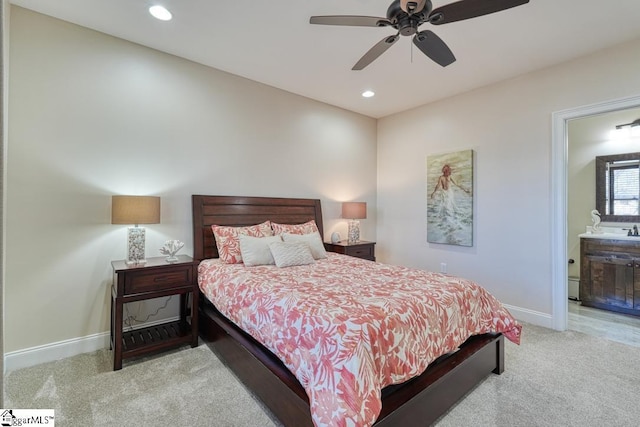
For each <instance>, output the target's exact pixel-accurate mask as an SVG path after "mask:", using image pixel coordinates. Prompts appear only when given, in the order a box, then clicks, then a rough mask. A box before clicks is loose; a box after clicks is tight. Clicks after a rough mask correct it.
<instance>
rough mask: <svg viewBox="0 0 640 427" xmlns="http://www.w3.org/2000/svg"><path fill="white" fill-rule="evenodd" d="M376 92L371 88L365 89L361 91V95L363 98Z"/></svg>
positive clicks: (369, 96)
mask: <svg viewBox="0 0 640 427" xmlns="http://www.w3.org/2000/svg"><path fill="white" fill-rule="evenodd" d="M375 94H376V93H375V92H374V91H372V90H365V91H364V92H362V97H363V98H371V97H373V96H374V95H375Z"/></svg>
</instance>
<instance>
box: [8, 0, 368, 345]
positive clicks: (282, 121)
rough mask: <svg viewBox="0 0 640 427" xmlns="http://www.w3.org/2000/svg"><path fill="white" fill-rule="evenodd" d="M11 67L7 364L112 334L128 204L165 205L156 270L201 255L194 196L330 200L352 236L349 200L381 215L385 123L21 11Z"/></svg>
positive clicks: (151, 230) (150, 243)
mask: <svg viewBox="0 0 640 427" xmlns="http://www.w3.org/2000/svg"><path fill="white" fill-rule="evenodd" d="M10 59H11V62H10V67H11V68H10V71H11V73H10V81H9V87H10V90H11V96H10V99H9V109H10V112H11V114H10V122H9V125H10V128H9V144H8V182H7V197H8V199H7V211H6V214H7V233H6V242H7V254H6V255H7V258H6V260H7V263H6V285H5V295H6V305H5V308H6V311H5V319H6V324H7V325H8V327H7V328H6V336H5V344H6V347H5V350H6V351H8V352H11V351H16V350H21V349H27V348H32V347H35V346H40V345H46V344H50V343H55V342H59V341H62V340H68V339H75V338H81V337H85V336H89V335H91V334H97V333H102V332H105V331H108V330H109V325H108V319H109V304H110V301H109V285H110V283H111V267H110V261H111V260H113V259H122V258H124V257H125V250H126V245H125V235H126V227H124V226H118V225H111V224H110V204H111V195H113V194H150V195H158V196H161V197H162V220H161V222H162V223H161V224H158V225H151V226H148V227H147V256H158V255H159V253H158V251H157V250H158V248H159V247H160V246H162V243H163V242H164V241H165V240H167V239H171V238H173V239H180V240H182V241H184V242H186V245H185V249H184V250H183V252H182V253H189V254H190V253H192V250H191V247H192V236H191V205H190V196H191V195H192V194H230V195H253V196H283V197H312V198H320V199H321V200H322V203H323V213H324V216H325V218H326V223H325V232H327V233H331V232H332V231H336V230H337V231H340V232H342V233H343V235H344V234H345V233H346V223H345V222H344V221H343V220H340V219H339V216H340V204H339V201H343V200H360V201H366V202H368V204H369V206H371V207H375V205H376V121H375V120H374V119H371V118H368V117H364V116H361V115H358V114H355V113H351V112H347V111H345V110H341V109H338V108H335V107H331V106H328V105H326V104H322V103H319V102H315V101H311V100H309V99H307V98H303V97H299V96H295V95H292V94H290V93H287V92H283V91H281V90H277V89H274V88H271V87H268V86H264V85H261V84H258V83H255V82H252V81H249V80H246V79H243V78H240V77H237V76H233V75H230V74H227V73H224V72H221V71H217V70H214V69H211V68H207V67H204V66H201V65H198V64H195V63H192V62H189V61H186V60H183V59H180V58H177V57H174V56H170V55H167V54H164V53H160V52H158V51H154V50H151V49H148V48H145V47H142V46H139V45H136V44H132V43H129V42H126V41H123V40H120V39H116V38H113V37H110V36H106V35H104V34H101V33H98V32H95V31H91V30H88V29H85V28H81V27H78V26H75V25H72V24H69V23H65V22H62V21H59V20H56V19H53V18H50V17H46V16H44V15H40V14H36V13H33V12H30V11H27V10H25V9H21V8H17V7H14V8H12V10H11V47H10ZM256 66H260V64H256ZM375 221H376V214H375V209H373V208H372V209H370V211H369V213H368V219H367V220H365V221H362V228H363V231H362V235H363V237H364V238H366V239H370V240H374V239H375ZM141 311H142V314H143V315H144V313H145V308H142V309H141ZM161 314H162V313H161ZM151 320H154V319H153V318H152V319H151Z"/></svg>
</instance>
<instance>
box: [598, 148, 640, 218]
mask: <svg viewBox="0 0 640 427" xmlns="http://www.w3.org/2000/svg"><path fill="white" fill-rule="evenodd" d="M608 169H609V170H608V171H607V172H608V173H607V175H606V189H607V195H606V200H607V209H606V211H607V212H606V214H607V215H614V214H615V215H639V214H640V213H639V212H638V211H639V209H638V206H639V200H640V185H639V182H640V163H639V162H638V161H637V160H631V161H621V162H615V163H612V164H610V165H609V168H608Z"/></svg>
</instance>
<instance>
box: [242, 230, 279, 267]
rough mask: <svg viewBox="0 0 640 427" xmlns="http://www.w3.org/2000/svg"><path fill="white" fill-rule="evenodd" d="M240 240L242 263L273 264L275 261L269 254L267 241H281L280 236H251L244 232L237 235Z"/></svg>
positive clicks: (249, 265)
mask: <svg viewBox="0 0 640 427" xmlns="http://www.w3.org/2000/svg"><path fill="white" fill-rule="evenodd" d="M238 239H239V240H240V254H241V255H242V262H244V265H246V266H248V267H251V266H254V265H273V264H275V263H276V262H275V261H274V259H273V255H271V250H270V249H269V243H273V242H282V237H280V236H270V237H252V236H247V235H244V234H240V235H239V236H238Z"/></svg>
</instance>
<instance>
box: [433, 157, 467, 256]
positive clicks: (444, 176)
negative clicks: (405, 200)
mask: <svg viewBox="0 0 640 427" xmlns="http://www.w3.org/2000/svg"><path fill="white" fill-rule="evenodd" d="M427 241H428V242H430V243H445V244H449V245H458V246H473V150H465V151H458V152H455V153H448V154H439V155H434V156H428V157H427Z"/></svg>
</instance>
